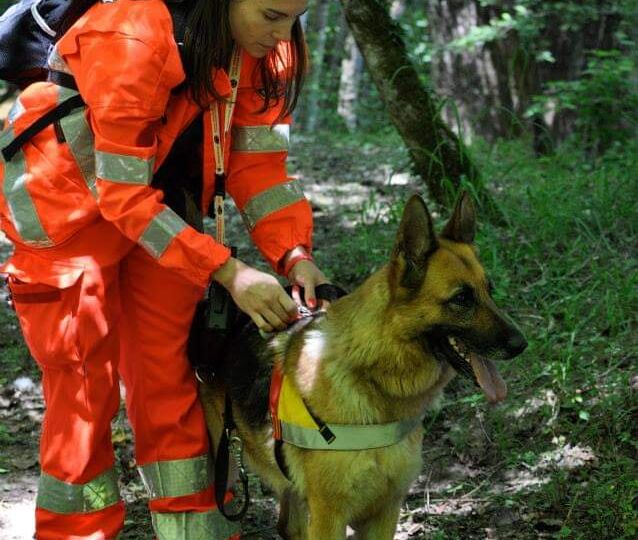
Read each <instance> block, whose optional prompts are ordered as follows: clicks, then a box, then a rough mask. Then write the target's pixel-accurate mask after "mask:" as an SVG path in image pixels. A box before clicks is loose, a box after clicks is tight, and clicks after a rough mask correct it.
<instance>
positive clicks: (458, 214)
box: [441, 191, 476, 244]
mask: <svg viewBox="0 0 638 540" xmlns="http://www.w3.org/2000/svg"><path fill="white" fill-rule="evenodd" d="M475 235H476V208H475V206H474V203H473V202H472V198H471V197H470V195H469V193H468V192H467V191H463V192H462V193H461V194H460V195H459V197H458V199H456V204H455V205H454V212H453V213H452V217H451V218H450V221H448V222H447V225H446V226H445V228H444V229H443V232H442V233H441V237H442V238H447V239H448V240H452V241H453V242H464V243H465V244H471V243H472V242H474V236H475Z"/></svg>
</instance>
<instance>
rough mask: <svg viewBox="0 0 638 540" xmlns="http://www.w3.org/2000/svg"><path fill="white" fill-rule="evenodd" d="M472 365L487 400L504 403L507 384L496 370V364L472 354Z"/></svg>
mask: <svg viewBox="0 0 638 540" xmlns="http://www.w3.org/2000/svg"><path fill="white" fill-rule="evenodd" d="M470 363H471V364H472V369H473V370H474V374H475V375H476V379H477V380H478V383H479V385H480V386H481V388H482V389H483V393H484V394H485V396H486V397H487V399H488V400H489V401H490V402H492V403H498V402H499V401H503V400H504V399H505V398H506V397H507V384H506V383H505V381H504V380H503V377H501V374H500V373H499V372H498V370H497V369H496V366H495V365H494V362H492V361H491V360H488V359H487V358H481V357H480V356H477V355H475V354H470Z"/></svg>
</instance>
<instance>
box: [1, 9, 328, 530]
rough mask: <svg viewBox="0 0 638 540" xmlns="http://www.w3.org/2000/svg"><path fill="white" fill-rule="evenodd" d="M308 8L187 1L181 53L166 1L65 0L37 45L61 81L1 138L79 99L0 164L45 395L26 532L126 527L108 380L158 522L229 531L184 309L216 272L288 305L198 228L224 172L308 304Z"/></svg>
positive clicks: (260, 313) (265, 324)
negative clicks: (297, 145) (296, 111)
mask: <svg viewBox="0 0 638 540" xmlns="http://www.w3.org/2000/svg"><path fill="white" fill-rule="evenodd" d="M186 1H190V0H186ZM90 4H94V5H91V6H90V8H89V9H88V11H86V8H87V7H88V5H90ZM306 4H307V2H306V0H192V9H191V10H190V13H189V14H188V19H187V21H188V23H187V31H186V36H185V40H184V46H183V51H182V55H181V57H180V50H179V48H178V45H177V44H176V41H175V38H174V35H173V23H172V20H171V16H170V13H169V11H168V9H167V6H166V5H165V3H164V2H163V1H162V0H110V1H106V0H104V3H95V0H88V1H87V0H83V1H78V0H75V1H74V2H73V3H72V5H71V8H70V10H69V12H68V18H67V21H66V23H65V26H66V31H65V32H64V35H63V37H62V38H61V39H60V40H59V41H58V42H57V44H56V46H55V48H54V49H53V51H52V52H51V56H50V58H49V65H50V67H51V69H52V70H53V71H54V72H55V73H56V75H58V76H57V77H56V78H53V79H52V80H55V81H60V82H61V84H60V85H57V84H54V83H53V82H46V83H45V82H42V83H36V84H33V85H31V86H30V87H28V88H27V89H26V90H25V91H24V92H23V93H22V94H21V95H20V96H19V98H18V101H17V102H16V105H15V106H14V108H13V110H12V111H11V113H10V115H9V122H8V126H7V128H6V129H5V131H4V132H3V134H2V144H3V146H6V144H7V143H8V142H10V141H11V140H12V138H14V137H15V136H16V135H18V134H19V133H20V132H22V131H24V130H25V129H26V128H27V127H28V126H29V125H31V124H32V123H33V122H34V121H35V120H36V119H37V118H39V117H41V116H42V115H43V114H44V113H46V112H47V111H48V110H51V109H52V108H54V107H55V106H56V105H57V104H58V103H60V102H62V101H64V100H66V99H68V98H69V97H70V96H73V95H75V94H76V91H75V90H73V89H71V88H69V87H73V86H77V91H79V93H80V95H81V96H82V98H83V100H84V102H85V104H86V106H85V107H82V108H79V109H77V110H74V111H73V112H72V114H70V115H68V116H65V117H64V118H62V119H61V120H60V121H59V122H57V123H56V124H55V125H52V126H49V127H47V128H46V129H44V130H43V131H42V132H41V133H39V134H38V135H37V136H36V137H34V138H33V139H32V140H31V141H29V142H28V143H26V144H25V145H24V146H23V147H22V148H21V149H20V151H19V152H18V153H17V154H16V155H15V156H14V158H13V159H11V160H10V161H9V160H7V161H4V162H3V163H2V165H1V168H0V179H1V181H2V190H1V192H0V218H1V219H0V221H1V224H2V228H3V230H4V231H5V233H6V234H7V236H8V237H9V238H10V239H11V240H12V241H13V243H14V244H15V252H14V255H13V256H12V258H11V259H10V261H9V262H8V263H7V264H5V266H4V268H3V270H4V272H6V273H8V275H9V286H10V289H11V293H12V297H13V302H14V305H15V308H16V312H17V314H18V318H19V321H20V324H21V327H22V330H23V333H24V336H25V340H26V342H27V344H28V346H29V348H30V350H31V353H32V355H33V357H34V358H35V359H36V361H37V362H38V364H39V365H40V367H41V369H42V373H43V376H42V384H43V390H44V396H45V401H46V405H47V410H46V414H45V418H44V423H43V426H42V438H41V468H42V474H41V479H40V484H39V489H38V498H37V503H36V507H37V508H36V534H37V538H39V539H42V540H44V539H56V540H59V539H63V538H74V539H80V538H91V539H97V538H115V537H116V536H117V535H118V533H119V531H120V530H121V528H122V524H123V520H124V507H123V503H122V501H121V500H120V497H119V493H118V488H117V478H116V475H115V473H114V470H113V463H114V458H113V451H112V444H111V432H110V422H111V419H112V418H113V417H114V416H115V414H116V413H117V410H118V404H119V391H118V389H119V386H118V380H119V378H120V377H121V378H122V380H123V382H124V384H125V387H126V404H127V411H128V416H129V419H130V422H131V425H132V426H133V430H134V433H135V441H136V460H137V463H138V465H139V468H140V472H141V474H142V478H143V480H144V484H145V486H146V488H147V489H148V492H149V498H150V503H149V506H150V510H151V513H152V520H153V526H154V529H155V533H156V535H157V537H158V538H162V539H167V540H169V539H170V540H177V539H189V538H207V539H209V538H210V539H217V538H224V539H225V538H237V537H238V536H237V531H236V529H234V528H233V526H231V524H229V523H228V522H226V521H225V520H224V519H223V518H222V517H221V515H220V514H219V513H218V512H217V511H215V504H214V500H213V495H212V490H211V487H210V480H209V478H208V475H207V471H208V466H209V463H208V441H207V434H206V430H205V425H204V420H203V414H202V411H201V408H200V405H199V403H198V401H197V390H196V383H195V380H194V378H193V375H192V372H191V370H190V369H189V366H188V362H187V358H186V353H185V348H186V341H187V336H188V331H189V327H190V323H191V319H192V317H193V313H194V309H195V305H196V303H197V301H198V300H199V299H200V298H201V296H202V293H203V291H204V288H205V287H206V285H207V284H208V283H209V282H210V280H211V279H214V280H217V281H218V282H219V283H221V284H222V285H223V286H224V287H226V288H227V289H228V291H229V292H230V294H231V295H232V297H233V298H234V300H235V302H236V303H237V305H238V306H239V307H240V308H241V309H242V310H244V311H245V312H247V313H248V314H249V315H250V316H251V317H252V319H253V320H254V322H255V323H256V324H257V325H258V326H259V328H260V329H262V330H264V331H266V332H269V331H272V330H274V329H282V328H284V327H285V326H286V324H287V322H288V321H289V320H291V319H293V318H294V317H295V315H296V312H297V306H296V304H295V302H293V301H292V300H291V299H290V298H289V297H288V296H287V295H286V294H285V292H284V290H283V289H282V287H281V286H280V285H279V284H278V282H277V280H276V279H275V278H274V277H273V276H271V275H269V274H265V273H262V272H259V271H257V270H256V269H253V268H251V267H249V266H247V265H245V264H243V263H242V262H241V261H239V260H237V259H235V258H233V257H231V256H230V251H229V249H228V248H227V247H226V246H224V245H222V244H220V243H217V242H216V241H214V240H213V239H212V238H211V237H210V236H207V235H205V234H203V233H201V232H200V231H199V230H197V228H198V222H199V221H200V219H201V214H204V213H206V212H207V211H208V208H209V205H210V204H211V200H212V198H213V193H214V190H215V182H216V178H217V182H218V185H219V182H220V181H221V179H222V177H225V178H226V188H227V190H228V192H229V193H230V195H231V196H232V197H233V199H234V201H235V203H236V204H237V206H238V207H239V209H240V211H241V212H242V214H243V216H244V218H245V221H246V223H247V225H248V228H249V230H250V232H251V235H252V238H253V240H254V242H255V243H256V244H257V246H258V247H259V249H260V250H261V252H262V253H263V255H264V256H265V258H266V259H267V260H268V261H269V262H270V264H271V265H272V266H273V268H274V269H275V270H276V271H277V272H279V273H280V274H282V275H285V276H286V277H288V279H289V280H290V281H291V282H292V283H293V284H299V285H304V286H305V288H306V298H305V300H306V303H307V304H308V305H309V306H310V307H314V303H315V300H314V288H315V286H316V285H317V284H320V283H323V282H325V281H326V280H325V277H324V276H323V274H322V273H321V272H320V271H319V270H318V268H317V267H316V266H315V265H314V263H313V262H312V258H311V257H310V255H309V252H310V249H311V233H312V219H311V211H310V207H309V204H308V202H307V201H306V200H305V199H304V198H303V194H302V193H301V191H300V189H299V188H298V187H297V185H296V184H295V182H294V180H290V179H289V178H288V177H287V175H286V170H285V159H286V154H287V134H288V124H289V118H290V113H291V112H292V109H293V108H294V105H295V103H296V101H297V93H298V91H299V88H300V86H301V82H302V79H303V74H304V71H305V63H304V60H305V44H304V38H303V33H302V29H301V25H300V22H299V16H300V15H301V14H302V13H303V12H304V10H305V9H306V7H307V6H306ZM78 17H79V18H78ZM234 51H235V52H234ZM231 79H233V80H231ZM65 81H66V82H65ZM69 81H70V83H69ZM232 109H234V111H233V110H232ZM231 112H232V113H233V114H231ZM216 119H217V120H218V122H216ZM220 119H221V120H220ZM215 125H217V130H215ZM226 128H228V129H226ZM271 128H272V129H271ZM222 164H223V166H222ZM222 173H223V174H222ZM157 186H161V187H162V188H163V190H160V189H157ZM164 194H165V195H166V197H165V198H164ZM193 202H194V203H195V204H193ZM193 208H194V211H193ZM193 215H195V219H193ZM186 221H188V222H189V223H191V225H189V224H187V222H186Z"/></svg>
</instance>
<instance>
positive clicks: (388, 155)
mask: <svg viewBox="0 0 638 540" xmlns="http://www.w3.org/2000/svg"><path fill="white" fill-rule="evenodd" d="M480 152H483V154H485V153H488V154H489V153H490V152H492V151H491V150H487V149H486V148H483V149H482V150H481V149H477V153H479V154H480ZM521 159H524V165H520V160H521ZM479 161H481V162H482V165H483V167H484V169H486V170H487V173H488V174H490V176H491V177H490V186H491V188H492V189H493V191H494V193H496V194H498V195H497V196H502V197H503V198H505V199H507V200H508V201H509V202H508V204H509V205H510V206H509V210H510V213H511V215H512V216H514V215H515V214H517V213H518V212H521V213H525V212H528V213H529V212H532V213H533V212H535V211H538V206H534V204H537V205H538V204H541V203H539V202H538V197H540V195H538V194H536V195H535V192H533V193H531V192H529V189H528V188H527V187H526V186H525V185H523V183H524V181H523V183H521V182H520V180H516V181H517V182H519V183H517V184H515V185H514V186H513V187H510V186H509V183H513V182H515V180H513V179H514V178H517V177H519V176H521V175H522V176H523V178H525V175H528V180H529V182H532V180H534V179H535V178H536V179H537V178H538V177H537V176H535V175H537V174H539V173H538V170H542V171H544V172H543V173H542V175H543V177H547V176H548V174H547V172H548V167H549V165H548V164H547V163H546V162H536V161H535V160H534V158H533V157H530V156H524V157H521V156H520V155H519V150H516V151H513V152H512V151H504V153H503V154H502V155H496V154H494V155H492V154H490V155H483V157H480V158H479ZM490 162H494V164H493V165H489V163H490ZM517 163H519V165H517ZM551 166H552V167H563V168H564V169H566V172H565V173H564V175H565V178H566V179H567V178H572V177H576V176H578V175H580V174H581V173H583V174H593V172H592V171H591V168H589V169H583V171H585V172H583V171H581V170H580V168H579V167H580V165H574V164H573V163H567V164H565V163H562V164H552V165H551ZM627 166H628V165H627V164H626V163H624V164H623V165H622V166H621V167H620V169H622V170H626V168H627ZM632 166H633V167H634V168H635V166H636V161H635V160H634V161H633V162H632ZM515 168H516V169H517V170H515V171H514V172H512V171H513V169H515ZM574 168H576V169H578V170H575V169H574ZM291 169H292V171H294V172H295V173H296V175H297V176H298V177H299V178H300V179H301V181H302V182H303V185H304V189H305V192H306V194H307V196H308V198H309V199H310V200H311V202H312V205H313V208H314V212H315V219H316V230H315V240H314V241H315V245H316V258H317V260H318V261H319V263H320V266H321V267H322V268H323V269H324V270H325V271H326V273H327V274H328V275H329V276H330V277H331V278H333V279H334V281H335V282H336V283H339V284H340V285H342V286H344V287H346V288H353V287H354V286H356V284H357V283H360V282H361V281H362V280H363V279H364V278H365V276H366V275H368V274H370V273H371V272H372V271H373V270H375V269H376V268H378V267H379V265H381V264H383V261H384V260H385V258H386V257H387V254H388V252H389V248H390V246H391V244H392V240H393V235H394V231H395V230H396V224H397V217H398V215H399V210H400V208H401V204H402V201H404V200H405V198H406V196H407V195H408V194H409V193H411V192H414V191H419V192H423V191H424V190H423V188H422V186H421V184H420V183H419V181H418V180H417V179H415V178H414V177H412V176H411V175H410V174H409V172H408V160H407V156H406V155H405V152H404V151H403V150H402V149H401V145H400V144H398V141H397V140H396V138H395V136H394V135H390V136H388V137H374V138H371V139H369V140H367V141H366V140H353V139H350V138H349V137H346V136H339V137H329V136H327V135H324V136H322V137H317V138H304V139H297V140H296V142H295V145H294V147H293V151H292V153H291ZM587 171H588V172H587ZM634 172H635V170H634ZM628 175H629V177H632V174H629V173H628ZM553 178H554V180H555V176H553ZM633 178H636V175H635V174H633ZM565 185H567V181H566V182H565ZM628 186H629V184H627V185H626V186H624V187H623V189H625V188H628ZM555 189H559V188H555ZM619 189H620V188H619ZM631 189H633V191H634V195H631V194H630V195H628V197H629V198H630V199H631V198H632V197H633V200H634V201H635V200H636V197H635V187H634V188H631ZM526 190H527V191H526ZM525 193H527V195H525ZM534 197H537V199H534ZM547 198H548V201H549V202H547V204H546V207H548V208H549V207H551V205H552V204H558V203H557V202H556V201H557V200H558V199H557V196H556V193H554V194H553V195H552V194H548V195H547ZM558 198H560V197H558ZM609 199H610V200H612V199H614V196H613V194H612V195H610V197H609ZM534 201H535V202H534ZM608 203H609V201H607V202H606V204H608ZM609 204H611V203H609ZM580 210H582V209H580ZM580 210H578V211H580ZM598 210H600V209H598ZM576 211H577V210H574V212H576ZM594 211H597V210H596V209H594ZM614 212H615V214H616V216H620V218H619V219H624V218H623V216H625V215H629V216H630V215H631V213H628V211H627V209H626V208H624V207H622V208H616V207H615V208H614ZM555 213H556V212H554V214H555ZM435 214H436V212H435ZM548 215H549V214H548ZM437 217H438V216H436V215H435V220H436V218H437ZM539 219H545V218H544V217H543V216H540V217H539ZM627 219H630V218H627ZM550 221H551V220H550ZM438 222H439V225H440V219H439V220H438ZM585 222H587V220H586V219H585ZM539 226H540V225H539V224H538V223H536V224H528V227H527V229H524V228H517V227H513V229H512V230H510V231H497V230H495V229H492V228H490V227H489V226H485V227H484V229H483V232H484V234H485V236H486V238H485V239H484V240H483V243H482V244H481V246H480V247H481V255H482V257H483V259H484V261H485V262H486V265H487V266H488V268H489V270H490V273H491V274H492V275H493V277H497V278H498V280H499V281H500V282H501V283H500V285H499V284H498V283H497V288H498V289H499V290H500V291H501V292H500V294H499V295H498V297H497V300H498V301H499V303H500V304H501V305H503V306H504V307H505V309H506V311H508V312H509V313H510V314H511V315H512V316H513V318H514V319H515V320H517V322H519V323H520V325H521V327H522V328H523V330H524V331H525V333H526V334H527V336H528V338H529V339H530V348H529V350H528V352H526V353H525V355H524V356H523V357H522V358H521V359H518V360H516V361H515V362H513V363H510V364H508V365H506V366H504V367H503V369H502V373H503V375H504V376H505V378H506V379H507V380H508V384H509V386H510V395H509V397H508V399H507V401H506V402H505V403H504V404H501V405H499V406H490V405H488V404H487V403H486V402H485V400H484V398H483V396H482V394H480V393H478V392H477V391H476V389H475V388H473V387H471V386H470V385H469V384H467V383H466V382H464V381H462V380H458V379H457V380H455V381H453V383H452V384H451V385H450V387H449V389H448V391H446V398H445V401H444V403H443V407H442V408H441V409H440V410H437V411H434V412H432V413H431V414H429V415H428V416H427V418H426V420H425V422H424V429H425V440H424V444H423V458H424V468H423V471H422V472H421V474H420V475H419V477H418V479H417V480H416V482H415V483H414V485H413V486H412V488H411V489H410V492H409V495H408V497H407V500H406V502H405V504H404V505H403V508H402V512H401V519H400V524H399V528H398V530H397V533H396V536H395V540H408V539H425V538H435V539H448V538H449V539H453V538H459V539H474V538H476V539H478V538H481V539H482V538H488V539H496V538H499V539H500V538H515V539H528V538H557V537H561V538H597V539H604V538H610V539H611V538H627V539H629V538H632V537H633V536H632V535H633V534H634V533H635V532H636V531H637V530H638V528H637V527H638V509H637V508H636V507H637V505H638V499H637V498H636V494H637V493H638V475H637V474H636V472H637V470H636V440H638V433H637V431H636V430H637V428H636V424H637V423H636V421H635V419H636V416H637V411H638V397H637V396H638V369H637V368H636V358H637V357H638V354H637V351H638V341H637V338H636V329H637V326H638V325H637V324H636V319H635V313H636V310H635V308H636V306H637V305H638V304H637V301H636V292H635V290H634V289H635V281H631V278H630V277H629V276H631V274H632V273H635V270H636V269H638V264H637V263H636V261H635V256H631V255H630V254H629V251H630V250H629V248H626V249H627V252H626V253H624V252H622V250H621V251H620V252H618V251H617V250H616V246H618V245H621V244H622V242H621V241H620V240H619V241H618V242H617V243H616V244H614V246H613V248H614V250H616V251H615V252H616V256H617V257H618V265H616V266H614V265H610V266H611V267H613V268H616V271H615V272H611V270H610V267H609V266H608V267H606V268H604V269H602V270H600V272H599V273H600V275H602V274H603V273H604V272H607V273H609V272H611V273H612V274H613V275H612V276H611V278H610V279H612V282H613V284H612V285H611V287H612V288H613V289H617V296H618V298H621V297H622V300H619V301H616V300H617V298H616V296H614V294H615V293H613V291H612V293H611V295H610V296H609V298H607V299H606V301H605V307H604V309H605V310H606V311H605V313H604V315H601V316H599V319H600V320H599V321H597V322H591V321H589V320H588V319H586V317H588V316H589V315H590V314H591V313H594V315H597V311H596V310H597V309H598V304H597V303H595V304H593V305H590V306H588V305H587V299H584V300H583V299H582V298H580V299H579V298H578V295H579V294H581V291H582V290H583V289H586V290H589V291H594V290H595V289H596V282H592V281H591V277H589V278H588V277H586V276H585V277H583V282H582V283H574V284H573V287H574V288H569V287H571V286H572V285H569V287H566V286H565V283H563V282H562V281H560V280H561V279H563V277H564V276H567V277H569V278H570V279H571V278H576V277H579V276H581V271H583V268H582V267H581V265H582V264H584V263H582V261H583V260H584V259H583V258H582V254H580V255H579V254H578V253H575V252H574V253H573V255H574V258H573V260H572V259H569V257H568V256H569V255H570V254H572V250H571V249H569V250H568V252H569V253H567V254H566V253H565V250H564V249H563V248H560V247H557V245H555V244H552V243H551V242H552V240H551V239H548V237H547V233H546V232H545V233H543V234H544V235H545V236H544V237H543V238H540V236H543V234H540V233H538V231H539V229H538V227H539ZM542 226H543V227H545V228H547V227H552V226H553V224H552V223H548V222H547V220H546V221H545V222H544V224H543V225H542ZM618 226H619V224H618V223H614V224H613V227H616V228H618ZM620 226H622V227H624V228H621V230H624V232H625V234H626V235H630V234H633V235H634V236H633V237H631V236H629V240H630V241H629V242H627V244H628V245H634V246H635V245H636V242H635V239H636V232H637V231H636V226H635V223H634V224H631V223H629V222H627V223H625V222H624V221H623V222H622V223H621V224H620ZM556 227H558V225H557V226H556ZM601 227H603V228H604V230H605V231H607V230H608V229H609V230H611V228H612V224H608V225H606V224H605V223H603V224H602V225H601ZM544 230H545V229H544ZM601 230H602V229H601ZM235 231H236V232H235ZM536 233H538V236H539V239H538V241H536V240H535V239H534V234H536ZM563 234H567V235H570V234H571V233H570V232H569V231H568V230H565V232H564V233H563ZM230 236H231V240H237V243H238V244H239V245H240V253H241V254H243V255H242V257H243V258H244V259H247V260H248V261H250V262H255V261H256V260H257V258H258V257H257V255H256V254H255V252H254V250H252V249H251V248H249V247H248V246H247V244H246V241H245V238H246V235H245V233H244V232H243V231H242V230H241V225H240V220H239V218H238V217H237V215H236V214H232V217H231V233H230ZM556 236H559V233H556ZM621 236H622V235H621ZM585 237H586V234H585V233H583V238H585ZM570 238H572V237H571V236H570ZM605 238H608V237H607V236H606V233H605ZM625 240H626V238H625ZM609 241H611V240H609ZM591 242H592V240H591V238H590V239H589V243H590V244H591ZM537 244H538V245H540V244H544V247H542V246H541V247H538V246H537ZM597 245H598V244H597ZM535 246H536V247H535ZM561 249H562V251H561ZM601 249H602V248H601ZM535 250H536V251H535ZM556 250H558V254H557V255H556V259H554V251H556ZM507 251H513V252H515V253H513V254H512V255H511V256H505V255H502V253H503V252H507ZM8 254H9V246H8V244H7V243H6V241H4V242H2V241H0V260H3V259H4V258H6V256H8ZM601 256H602V257H603V258H604V254H603V255H601ZM597 258H598V257H597ZM539 259H540V260H539ZM568 259H569V260H568ZM559 260H560V261H561V262H558V261H559ZM565 261H567V262H565ZM560 264H563V265H568V267H567V268H566V267H565V266H563V267H560V268H558V266H559V265H560ZM553 265H554V266H556V267H554V266H553ZM585 270H586V272H593V271H597V272H598V270H596V269H592V268H591V267H590V266H587V267H586V268H585ZM596 275H598V274H596ZM619 276H620V277H619ZM565 279H567V278H565ZM601 279H602V278H601ZM623 279H624V281H623ZM587 280H590V281H589V282H587ZM561 288H562V294H561V295H559V294H555V295H552V294H551V291H553V290H556V289H561ZM602 290H603V291H604V288H603V289H602ZM599 292H600V291H599ZM0 294H3V293H0ZM596 294H598V293H596ZM565 296H569V297H570V298H571V300H567V299H565ZM1 300H2V298H0V304H2V306H0V538H3V539H6V540H18V539H26V538H31V536H32V533H33V509H34V498H35V489H36V483H37V474H38V457H37V447H38V433H39V429H40V422H41V419H42V413H43V402H42V397H41V388H40V384H39V375H38V372H37V370H36V368H35V367H34V365H33V363H32V361H31V360H30V358H29V354H28V352H27V350H26V349H25V347H24V345H23V344H22V340H21V337H20V334H19V330H18V328H17V326H16V322H15V318H14V316H13V314H12V313H11V312H9V311H8V310H7V309H6V307H5V306H4V302H2V301H1ZM572 300H573V301H574V303H575V302H581V303H582V304H583V305H582V306H576V305H575V304H574V305H573V306H572ZM621 303H624V304H623V306H622V309H623V310H624V311H621V312H619V313H617V312H616V311H617V309H621V308H619V307H618V306H617V305H620V304H621ZM582 308H584V309H586V310H587V315H585V314H584V312H581V311H578V310H580V309H582ZM614 310H616V311H614ZM632 313H633V315H632ZM579 321H580V322H579ZM581 322H582V323H583V324H582V325H581V324H580V323H581ZM585 322H586V323H587V324H585ZM570 325H571V326H570ZM585 326H586V328H584V327H585ZM566 351H567V352H569V354H568V355H567V352H566ZM632 418H633V421H632ZM113 434H114V435H113V440H114V444H115V447H116V452H117V457H118V462H119V463H118V464H119V467H120V470H121V488H122V493H123V496H124V498H125V500H126V501H127V503H128V514H127V519H126V525H125V530H124V534H123V538H125V539H135V540H144V539H150V538H152V532H151V530H150V525H149V518H148V514H147V512H146V509H145V504H146V499H145V494H144V490H143V487H142V485H141V482H140V481H139V479H138V477H137V475H136V473H135V464H134V458H133V451H132V444H131V433H130V429H129V428H128V426H127V423H126V420H125V415H124V414H120V416H119V418H118V419H117V420H116V421H114V425H113ZM251 489H252V499H253V504H252V506H251V509H250V513H249V515H248V517H247V518H246V520H245V522H244V535H243V538H245V539H251V540H270V539H275V538H278V537H277V535H276V531H275V528H274V527H275V522H276V505H275V503H274V501H273V500H272V498H270V497H269V496H268V495H267V494H265V493H264V492H263V491H262V490H261V486H260V485H259V481H258V479H257V478H255V477H253V478H252V480H251Z"/></svg>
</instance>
